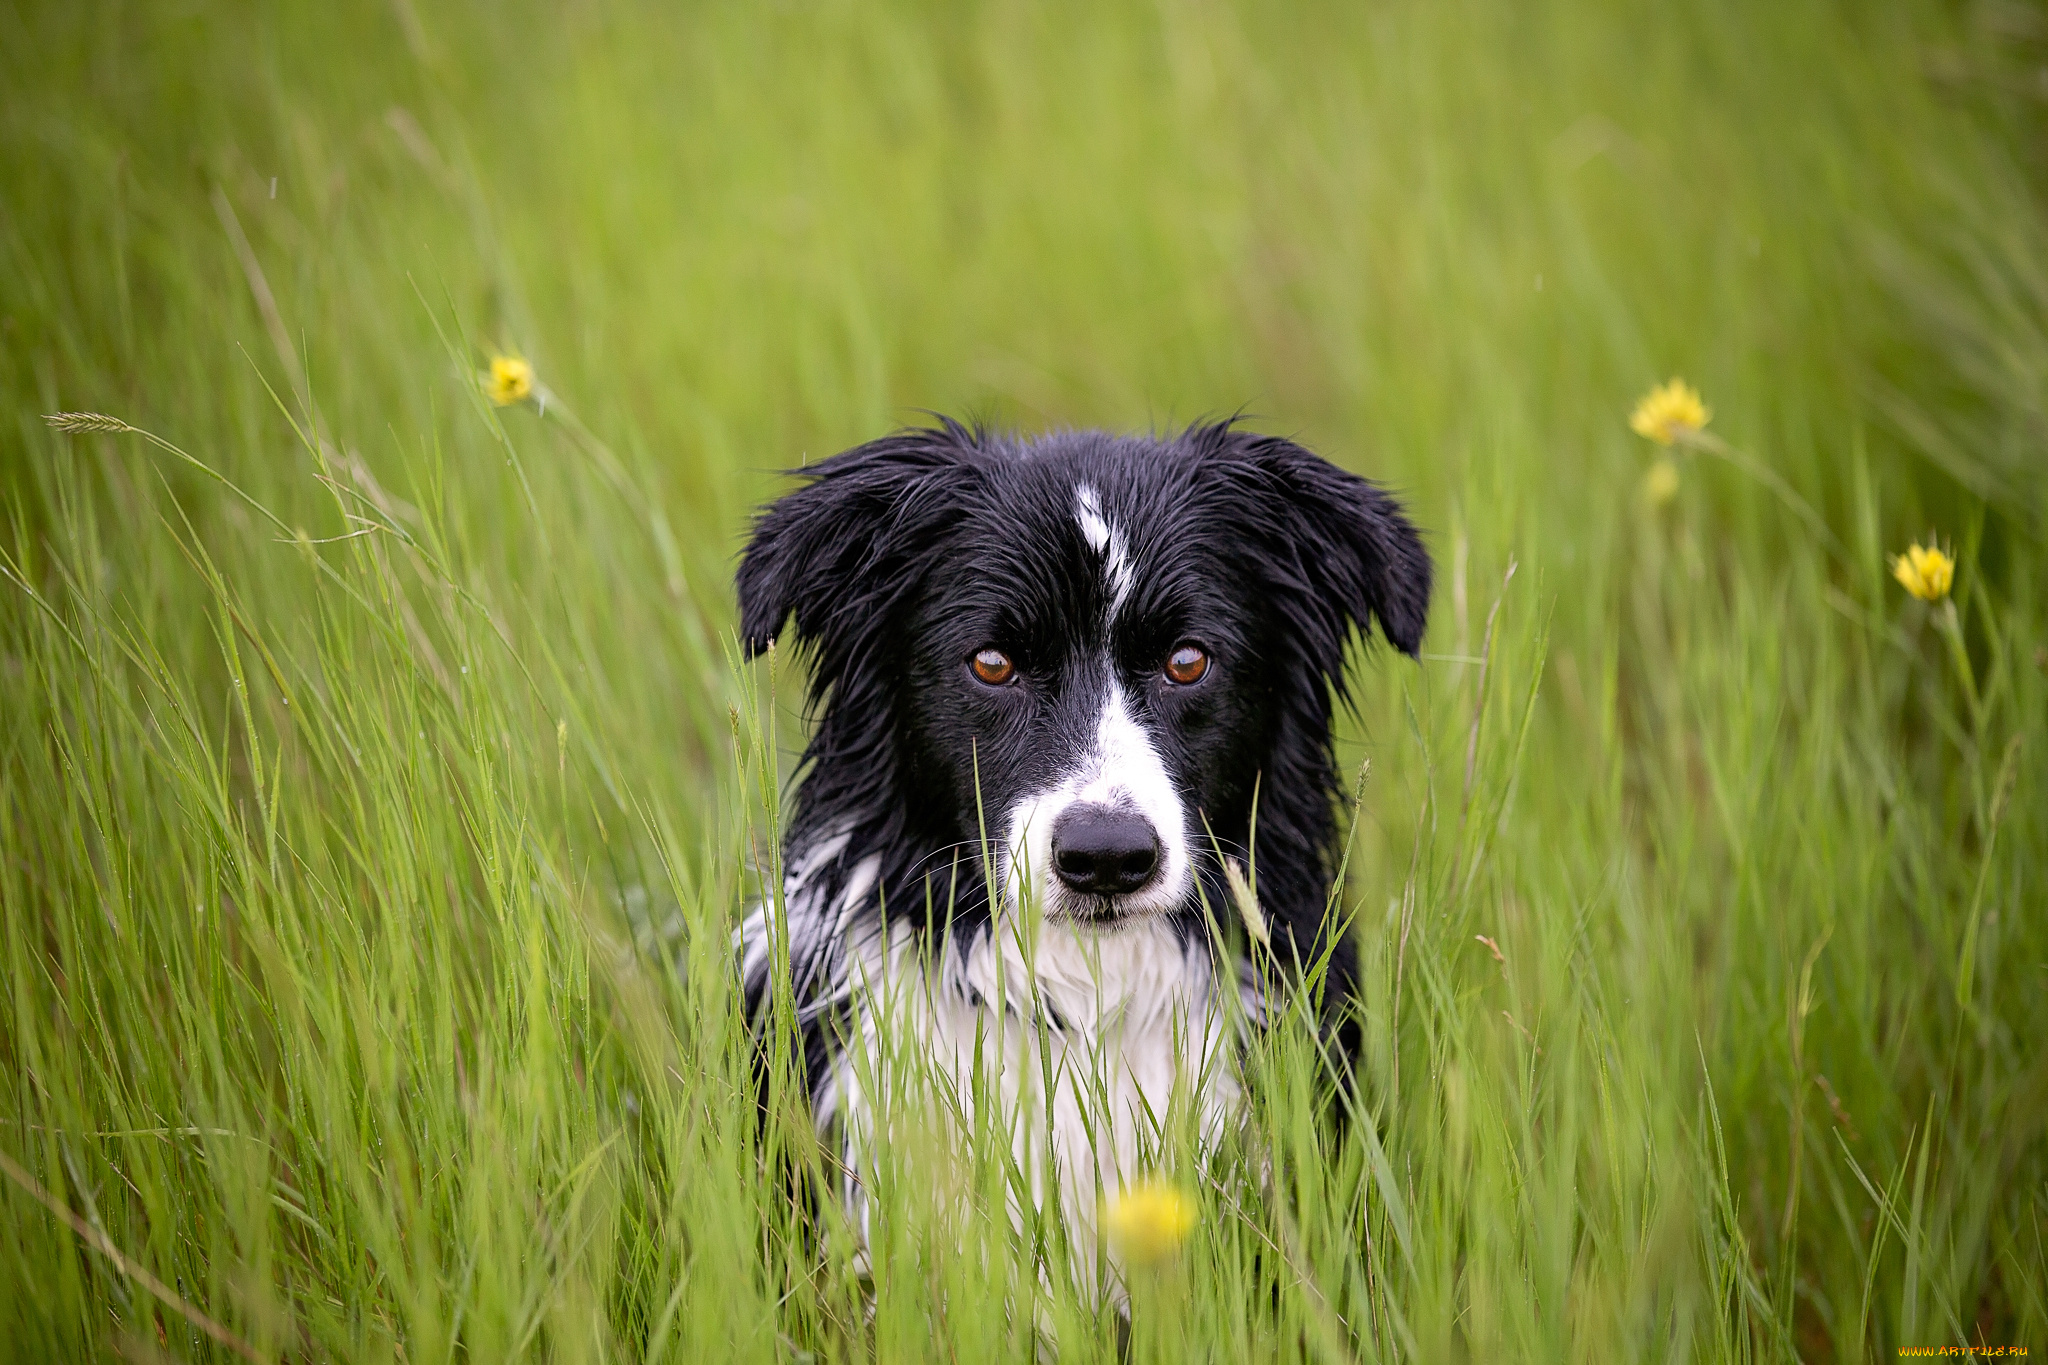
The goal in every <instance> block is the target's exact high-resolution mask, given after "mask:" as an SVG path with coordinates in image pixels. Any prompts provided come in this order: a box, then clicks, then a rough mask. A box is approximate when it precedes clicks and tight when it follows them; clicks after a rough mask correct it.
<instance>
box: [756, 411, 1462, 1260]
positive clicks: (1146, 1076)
mask: <svg viewBox="0 0 2048 1365" xmlns="http://www.w3.org/2000/svg"><path fill="white" fill-rule="evenodd" d="M802 475H803V477H804V480H805V482H804V483H803V485H802V486H801V487H800V488H798V489H796V490H795V491H793V492H791V493H789V494H788V495H786V496H784V497H783V498H782V499H780V500H779V501H777V502H775V503H774V504H773V505H771V506H769V507H768V508H767V509H766V510H765V511H764V512H763V513H762V515H761V517H760V519H759V521H758V522H757V523H756V525H755V528H754V532H753V538H752V541H751V543H750V544H749V545H748V547H747V549H746V552H745V555H744V557H743V559H742V562H741V564H740V568H739V574H738V583H739V601H740V614H741V631H742V634H743V637H744V641H745V646H746V649H747V651H748V653H749V655H750V656H751V655H754V654H758V653H760V652H761V651H763V650H765V649H766V648H767V647H768V645H769V642H770V641H771V640H772V639H774V638H776V637H777V636H778V634H779V633H780V632H781V631H782V629H783V626H784V623H785V622H787V621H793V622H794V626H795V642H796V643H797V644H798V645H799V646H800V647H801V648H802V649H804V650H805V651H806V652H807V656H808V659H809V663H810V703H811V708H812V712H813V715H814V717H815V720H816V729H815V732H814V735H813V737H812V739H811V742H810V746H809V748H808V750H807V751H806V753H805V766H804V769H803V773H802V777H801V780H800V786H799V789H798V791H797V794H796V803H795V807H794V813H793V816H792V818H791V820H790V823H789V827H788V834H787V839H786V845H785V853H784V868H785V877H784V885H783V894H782V898H781V908H780V910H779V911H778V909H777V908H776V907H775V905H774V904H773V898H772V897H771V898H769V900H768V903H765V904H763V905H762V906H761V907H759V908H758V909H756V910H755V911H754V912H753V913H752V914H751V915H750V916H749V917H748V918H747V920H746V921H745V923H744V924H743V925H742V926H741V928H740V931H739V935H738V939H739V950H740V955H741V972H742V977H743V986H744V990H745V993H746V997H747V1003H748V1007H749V1008H750V1010H752V1012H753V1018H754V1019H755V1021H756V1023H757V1026H765V1025H766V1023H767V1021H768V1019H769V1018H770V1016H771V1014H773V1013H775V1012H776V1011H775V1010H774V1009H773V1008H772V1007H773V1005H774V1003H775V1001H776V1000H777V999H778V998H779V997H780V996H781V993H784V992H787V997H786V998H787V1001H788V1005H789V1008H790V1012H791V1016H793V1017H794V1018H795V1020H796V1021H797V1022H798V1024H799V1026H800V1029H801V1033H802V1040H801V1046H802V1057H803V1060H804V1065H805V1069H806V1073H807V1079H808V1082H809V1087H810V1094H811V1101H812V1106H813V1112H814V1115H815V1118H816V1120H817V1122H818V1124H819V1125H820V1127H821V1129H822V1130H824V1131H826V1132H828V1133H831V1134H834V1135H835V1137H834V1140H835V1141H836V1142H838V1143H840V1144H841V1150H842V1152H843V1159H844V1164H845V1167H846V1169H847V1171H848V1172H849V1173H850V1175H849V1180H848V1188H847V1190H846V1195H847V1198H848V1200H849V1203H850V1208H851V1210H852V1211H853V1213H854V1215H855V1217H856V1219H857V1220H858V1222H859V1225H860V1226H862V1227H863V1228H864V1227H865V1219H866V1203H865V1198H864V1196H863V1194H862V1192H861V1190H860V1188H859V1185H860V1173H861V1171H862V1169H863V1166H864V1163H865V1161H866V1160H867V1159H868V1157H869V1155H870V1153H871V1150H872V1144H873V1143H874V1142H875V1141H876V1140H877V1134H878V1131H879V1123H878V1117H877V1115H878V1110H879V1109H880V1108H881V1107H882V1105H883V1095H882V1092H883V1091H886V1090H887V1089H888V1088H889V1085H890V1079H891V1078H890V1072H891V1067H892V1063H893V1064H896V1065H900V1062H901V1059H902V1058H903V1057H905V1056H914V1057H915V1058H917V1059H918V1061H919V1063H920V1065H922V1066H924V1067H926V1068H927V1069H928V1070H929V1071H930V1072H932V1073H934V1074H937V1075H939V1076H941V1077H946V1078H950V1080H951V1081H952V1082H953V1084H952V1085H951V1086H950V1087H949V1088H950V1089H951V1090H952V1092H953V1093H954V1095H955V1097H956V1099H957V1101H958V1102H960V1103H962V1104H963V1105H967V1106H970V1107H971V1105H972V1104H973V1103H974V1102H975V1101H974V1100H973V1099H972V1098H971V1097H972V1096H974V1095H979V1096H981V1097H982V1098H981V1100H980V1102H981V1103H983V1104H988V1103H1000V1104H1001V1105H1003V1106H1004V1107H1005V1111H1004V1114H1003V1116H1002V1121H1003V1122H1006V1123H1008V1124H1009V1125H1010V1130H1011V1132H1012V1133H1013V1134H1014V1142H1015V1148H1016V1156H1017V1158H1018V1160H1019V1162H1020V1163H1021V1164H1022V1166H1023V1167H1024V1168H1026V1169H1029V1170H1031V1171H1032V1172H1033V1175H1032V1189H1033V1191H1034V1193H1035V1197H1037V1198H1039V1199H1041V1200H1043V1198H1044V1197H1045V1194H1046V1192H1047V1188H1048V1186H1047V1181H1048V1175H1049V1173H1047V1172H1046V1171H1044V1170H1043V1169H1042V1167H1043V1165H1044V1161H1043V1154H1044V1153H1047V1152H1050V1153H1051V1155H1052V1159H1053V1161H1054V1163H1055V1164H1056V1165H1057V1166H1058V1168H1059V1169H1058V1171H1057V1172H1056V1173H1051V1178H1052V1179H1056V1180H1057V1183H1058V1186H1059V1188H1060V1190H1061V1191H1062V1193H1061V1196H1060V1198H1059V1203H1060V1204H1061V1205H1062V1206H1063V1207H1064V1209H1065V1211H1066V1212H1067V1214H1068V1216H1069V1217H1070V1218H1072V1219H1077V1220H1080V1222H1081V1223H1082V1224H1084V1225H1085V1224H1086V1223H1088V1222H1089V1221H1090V1220H1092V1218H1093V1216H1094V1211H1095V1208H1096V1206H1097V1199H1098V1197H1099V1195H1098V1190H1099V1189H1107V1190H1114V1189H1116V1188H1117V1187H1118V1185H1119V1184H1120V1183H1122V1182H1123V1181H1126V1180H1128V1179H1131V1178H1133V1177H1134V1176H1135V1175H1136V1174H1137V1171H1136V1170H1135V1169H1134V1166H1135V1164H1136V1163H1137V1162H1138V1161H1139V1160H1140V1159H1141V1158H1140V1152H1141V1150H1143V1149H1144V1148H1145V1147H1146V1146H1147V1145H1148V1144H1149V1143H1150V1142H1151V1141H1152V1140H1153V1138H1154V1137H1155V1136H1156V1133H1155V1132H1154V1130H1155V1129H1156V1127H1157V1125H1158V1124H1159V1122H1160V1121H1161V1116H1163V1115H1165V1114H1167V1113H1168V1112H1169V1110H1170V1109H1172V1108H1173V1107H1174V1106H1175V1105H1181V1106H1189V1105H1192V1106H1193V1108H1192V1111H1184V1112H1192V1114H1193V1115H1194V1117H1195V1120H1196V1122H1197V1123H1198V1124H1199V1132H1200V1133H1202V1134H1203V1135H1205V1136H1206V1137H1208V1138H1211V1139H1214V1138H1215V1137H1217V1136H1220V1134H1221V1133H1222V1132H1223V1131H1224V1130H1225V1129H1226V1128H1227V1127H1228V1126H1229V1124H1230V1122H1231V1119H1232V1117H1233V1115H1234V1114H1235V1113H1236V1112H1237V1109H1238V1105H1239V1090H1238V1085H1237V1080H1236V1076H1235V1073H1234V1070H1233V1068H1232V1065H1231V1062H1232V1058H1233V1049H1232V1048H1231V1046H1230V1044H1231V1033H1232V1029H1233V1028H1234V1027H1236V1026H1237V1025H1238V1022H1240V1021H1242V1020H1243V1019H1245V1018H1247V1017H1252V1018H1256V1017H1257V1015H1258V1013H1259V1006H1260V1002H1259V1000H1258V999H1257V998H1256V993H1257V992H1256V988H1255V987H1254V986H1252V985H1251V984H1250V983H1252V982H1253V981H1255V980H1256V979H1257V978H1256V976H1255V974H1253V973H1251V972H1249V971H1246V970H1243V965H1244V963H1243V954H1244V952H1245V951H1246V949H1244V948H1239V949H1237V950H1231V949H1228V948H1226V947H1225V946H1224V945H1223V944H1222V943H1220V942H1217V941H1215V939H1216V935H1215V932H1214V926H1215V925H1216V924H1217V923H1218V920H1219V918H1220V917H1222V916H1225V915H1229V914H1233V913H1235V912H1234V911H1233V910H1232V909H1231V907H1233V906H1234V905H1238V904H1241V901H1240V900H1237V899H1234V898H1233V894H1232V891H1231V889H1230V887H1229V884H1228V874H1227V873H1226V871H1225V868H1224V865H1223V863H1222V861H1221V860H1220V859H1219V856H1218V854H1219V851H1221V852H1222V853H1223V854H1224V855H1225V856H1228V857H1235V858H1244V857H1245V856H1246V853H1247V852H1248V845H1250V844H1251V843H1252V841H1253V838H1254V820H1255V816H1254V807H1255V805H1256V839H1257V845H1256V850H1255V858H1256V869H1257V895H1258V906H1259V907H1261V908H1262V909H1263V916H1262V917H1261V918H1262V919H1263V923H1262V924H1260V925H1258V926H1256V933H1257V934H1258V936H1259V937H1260V938H1262V939H1264V940H1265V941H1267V942H1269V943H1270V945H1271V947H1272V950H1273V952H1274V954H1275V956H1276V957H1277V958H1279V959H1280V960H1281V962H1282V963H1283V964H1285V963H1289V962H1310V961H1316V960H1318V959H1324V960H1327V961H1328V963H1329V968H1328V973H1327V981H1328V983H1329V985H1328V990H1329V991H1330V993H1331V995H1332V996H1333V997H1341V996H1342V995H1343V994H1344V993H1345V992H1346V991H1347V990H1348V988H1349V984H1350V980H1351V975H1352V954H1351V951H1350V949H1349V946H1348V945H1347V944H1345V943H1343V942H1336V943H1334V944H1333V943H1332V942H1331V941H1330V940H1331V937H1332V932H1333V931H1332V927H1331V925H1330V923H1329V922H1328V920H1327V918H1326V916H1327V913H1328V906H1329V903H1330V895H1329V892H1330V881H1331V877H1332V854H1333V845H1334V843H1335V842H1336V833H1337V819H1336V807H1337V804H1338V801H1339V798H1340V793H1339V791H1338V788H1337V780H1336V769H1335V765H1334V761H1333V757H1332V753H1331V744H1330V720H1331V708H1332V705H1333V699H1334V698H1339V697H1342V696H1343V694H1344V690H1345V681H1344V659H1345V652H1346V648H1347V645H1348V643H1349V641H1350V639H1351V636H1352V633H1353V632H1354V630H1356V631H1359V632H1361V633H1362V632H1364V631H1366V630H1367V628H1368V626H1369V623H1371V622H1373V621H1377V622H1378V623H1379V628H1380V631H1381V633H1382V634H1384V635H1385V637H1386V638H1387V639H1388V640H1389V641H1390V642H1391V643H1393V644H1394V645H1395V646H1396V647H1397V648H1399V649H1401V650H1403V651H1404V652H1406V653H1409V654H1411V655H1412V654H1414V653H1415V652H1416V651H1417V650H1418V648H1419V647H1420V643H1421V640H1422V633H1423V624H1424V619H1425V616H1426V614H1427V611H1428V605H1429V587H1430V562H1429V557H1428V555H1427V554H1426V553H1425V551H1424V550H1423V547H1422V542H1421V539H1420V538H1419V537H1418V535H1417V534H1416V531H1415V528H1414V527H1413V526H1412V525H1411V524H1410V523H1409V521H1408V520H1407V518H1406V517H1405V516H1404V515H1403V514H1402V511H1401V509H1400V507H1399V505H1398V504H1397V503H1396V502H1395V501H1394V500H1393V499H1392V498H1391V497H1389V496H1388V495H1387V494H1386V493H1385V492H1383V491H1381V490H1380V489H1379V488H1377V487H1375V486H1374V485H1373V484H1370V483H1368V482H1366V481H1365V480H1364V479H1361V478H1358V477H1356V476H1355V475H1352V474H1348V473H1346V472H1344V471H1342V470H1340V469H1338V468H1336V467H1335V466H1333V465H1331V464H1329V463H1327V462H1326V461H1324V460H1322V459H1320V458H1318V457H1317V456H1315V455H1313V454H1311V453H1310V452H1309V451H1307V450H1305V449H1303V448H1302V447H1300V446H1298V445H1296V444H1294V443H1292V442H1290V441H1286V440H1281V439H1278V438H1275V437H1270V436H1261V435H1257V434H1254V433H1252V432H1249V431H1245V430H1242V429H1240V428H1239V427H1237V426H1236V425H1234V424H1233V423H1229V422H1224V423H1218V424H1214V425H1203V426H1196V427H1193V428H1191V429H1189V430H1187V431H1186V432H1183V433H1181V434H1180V435H1178V436H1173V437H1170V438H1166V439H1149V438H1142V437H1117V436H1110V435H1106V434H1103V433H1100V432H1070V433H1063V434H1058V435H1052V436H1046V437H1042V438H1040V439H1037V440H1029V441H1027V440H1021V439H1017V438H1014V437H1010V436H1004V435H996V434H991V433H989V432H986V431H979V430H970V429H968V428H966V427H963V426H961V425H959V424H957V423H954V422H952V421H942V423H941V425H939V426H936V427H932V428H927V429H919V430H909V431H903V432H899V433H898V434H896V435H893V436H888V437H885V438H883V439H881V440H878V441H874V442H872V443H870V444H868V445H864V446H861V447H858V448H857V449H854V450H849V451H847V452H845V453H844V454H841V455H838V456H835V457H833V458H832V459H829V460H826V461H825V462H823V463H822V464H818V465H814V466H812V467H810V468H808V469H805V470H803V471H802ZM1254 914H1255V915H1256V911H1255V912H1254ZM1339 937H1341V936H1339ZM785 972H786V975H785ZM1248 996H1249V997H1251V998H1247V997H1248ZM1240 1003H1242V1004H1244V1005H1246V1006H1248V1007H1249V1008H1248V1010H1240V1009H1238V1008H1236V1007H1237V1006H1238V1005H1239V1004H1240ZM977 1074H978V1075H979V1077H980V1078H981V1084H979V1085H972V1084H970V1083H969V1080H970V1077H971V1076H974V1075H977ZM1090 1240H1091V1241H1092V1238H1091V1239H1090Z"/></svg>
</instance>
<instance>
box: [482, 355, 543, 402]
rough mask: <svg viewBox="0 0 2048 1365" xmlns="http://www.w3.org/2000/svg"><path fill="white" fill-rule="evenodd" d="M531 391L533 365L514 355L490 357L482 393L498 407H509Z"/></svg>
mask: <svg viewBox="0 0 2048 1365" xmlns="http://www.w3.org/2000/svg"><path fill="white" fill-rule="evenodd" d="M532 392H533V366H532V365H531V364H530V363H529V362H527V361H524V360H521V359H520V358H519V357H518V356H516V355H494V356H492V357H491V372H490V373H489V374H487V375H485V376H484V393H485V394H487V395H488V396H489V397H490V400H491V401H492V402H493V403H496V404H497V405H498V406H499V407H501V408H505V407H510V406H511V405H512V404H514V403H517V402H520V401H522V400H523V399H525V397H526V396H527V395H528V394H530V393H532Z"/></svg>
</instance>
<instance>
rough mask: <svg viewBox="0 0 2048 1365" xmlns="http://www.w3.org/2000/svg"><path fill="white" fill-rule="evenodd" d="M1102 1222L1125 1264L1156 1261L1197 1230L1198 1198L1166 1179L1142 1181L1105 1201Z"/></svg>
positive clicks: (1152, 1262) (1178, 1247)
mask: <svg viewBox="0 0 2048 1365" xmlns="http://www.w3.org/2000/svg"><path fill="white" fill-rule="evenodd" d="M1102 1225H1103V1228H1104V1229H1105V1230H1106V1231H1107V1232H1108V1233H1109V1241H1110V1245H1112V1246H1114V1247H1115V1248H1116V1249H1117V1252H1118V1253H1119V1254H1120V1255H1121V1256H1122V1257H1123V1259H1124V1262H1125V1264H1127V1265H1156V1264H1157V1263H1159V1262H1160V1261H1163V1260H1165V1259H1166V1258H1167V1257H1169V1256H1171V1255H1173V1254H1174V1253H1175V1252H1176V1251H1178V1250H1180V1244H1181V1243H1182V1242H1184V1241H1186V1240H1187V1236H1188V1233H1190V1232H1192V1231H1193V1230H1194V1226H1195V1202H1194V1200H1192V1199H1190V1198H1188V1197H1187V1196H1186V1195H1185V1194H1182V1193H1181V1192H1180V1191H1179V1190H1177V1189H1175V1188H1174V1187H1173V1186H1171V1185H1169V1184H1167V1183H1166V1182H1165V1181H1162V1180H1146V1181H1141V1182H1139V1183H1138V1184H1136V1185H1133V1186H1132V1187H1131V1188H1130V1189H1127V1190H1125V1191H1124V1192H1123V1193H1122V1194H1121V1195H1119V1196H1117V1197H1116V1198H1115V1199H1111V1200H1107V1201H1105V1202H1104V1204H1103V1209H1102Z"/></svg>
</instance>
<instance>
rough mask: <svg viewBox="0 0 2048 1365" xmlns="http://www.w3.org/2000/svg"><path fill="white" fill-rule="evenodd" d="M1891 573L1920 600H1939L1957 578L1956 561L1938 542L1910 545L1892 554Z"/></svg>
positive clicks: (1946, 594) (1946, 593)
mask: <svg viewBox="0 0 2048 1365" xmlns="http://www.w3.org/2000/svg"><path fill="white" fill-rule="evenodd" d="M1892 577H1893V578H1896V579H1898V580H1899V582H1900V583H1902V584H1904V585H1905V589H1906V591H1907V592H1909V593H1912V594H1913V596H1915V597H1917V598H1919V599H1920V600H1921V601H1922V602H1939V601H1940V600H1941V599H1942V598H1944V597H1946V596H1948V590H1949V588H1950V587H1951V586H1953V585H1954V583H1955V581H1956V562H1955V561H1954V560H1953V559H1950V558H1949V557H1948V556H1947V555H1945V554H1943V553H1942V552H1941V547H1940V546H1938V545H1924V546H1923V545H1913V546H1909V547H1908V548H1907V550H1906V553H1904V554H1902V555H1893V556H1892Z"/></svg>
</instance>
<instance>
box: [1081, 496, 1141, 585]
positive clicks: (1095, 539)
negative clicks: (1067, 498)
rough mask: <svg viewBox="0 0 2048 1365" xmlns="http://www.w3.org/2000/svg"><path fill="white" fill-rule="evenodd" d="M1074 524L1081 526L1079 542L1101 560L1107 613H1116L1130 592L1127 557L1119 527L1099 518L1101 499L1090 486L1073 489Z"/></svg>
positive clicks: (1128, 561) (1121, 529)
mask: <svg viewBox="0 0 2048 1365" xmlns="http://www.w3.org/2000/svg"><path fill="white" fill-rule="evenodd" d="M1074 520H1076V521H1078V522H1079V523H1080V524H1081V538H1082V539H1083V540H1085V541H1087V542H1088V544H1089V546H1090V547H1091V548H1093V549H1094V550H1095V552H1096V553H1097V554H1099V555H1101V556H1102V558H1103V565H1102V571H1103V574H1104V576H1105V577H1106V578H1108V580H1109V609H1110V611H1111V612H1115V611H1117V610H1119V609H1120V608H1121V607H1122V606H1123V604H1124V598H1126V597H1128V596H1129V595H1130V592H1131V556H1130V552H1129V550H1128V548H1127V547H1126V546H1125V544H1124V531H1123V528H1122V527H1121V526H1118V525H1117V524H1116V523H1115V522H1113V521H1111V520H1110V519H1109V518H1107V517H1105V516H1103V515H1102V499H1101V498H1099V497H1098V496H1096V493H1095V486H1094V485H1093V484H1086V483H1083V484H1076V485H1075V486H1074Z"/></svg>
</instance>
